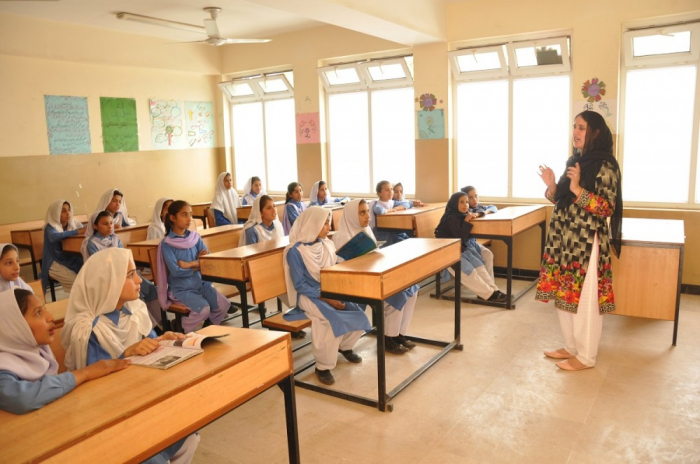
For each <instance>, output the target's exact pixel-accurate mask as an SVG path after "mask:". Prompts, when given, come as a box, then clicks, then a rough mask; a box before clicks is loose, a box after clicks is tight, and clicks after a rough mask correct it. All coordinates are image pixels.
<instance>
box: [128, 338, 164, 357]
mask: <svg viewBox="0 0 700 464" xmlns="http://www.w3.org/2000/svg"><path fill="white" fill-rule="evenodd" d="M159 346H160V343H158V341H157V340H154V339H151V338H144V339H143V340H141V341H140V342H136V343H134V344H133V345H131V346H130V347H128V348H127V349H126V350H124V357H125V358H128V357H129V356H146V355H147V354H149V353H153V352H154V351H155V350H157V349H158V347H159Z"/></svg>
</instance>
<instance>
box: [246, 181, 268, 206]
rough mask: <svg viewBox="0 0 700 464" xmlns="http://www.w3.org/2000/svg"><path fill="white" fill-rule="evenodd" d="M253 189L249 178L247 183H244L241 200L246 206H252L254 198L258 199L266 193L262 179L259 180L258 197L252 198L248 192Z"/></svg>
mask: <svg viewBox="0 0 700 464" xmlns="http://www.w3.org/2000/svg"><path fill="white" fill-rule="evenodd" d="M252 188H253V178H252V177H251V178H250V179H248V182H246V183H245V185H244V186H243V199H244V200H246V205H252V204H253V201H254V200H255V198H260V196H261V195H266V194H267V192H265V184H263V181H262V179H260V192H259V193H258V196H256V197H255V198H253V195H252V194H251V193H250V190H251V189H252Z"/></svg>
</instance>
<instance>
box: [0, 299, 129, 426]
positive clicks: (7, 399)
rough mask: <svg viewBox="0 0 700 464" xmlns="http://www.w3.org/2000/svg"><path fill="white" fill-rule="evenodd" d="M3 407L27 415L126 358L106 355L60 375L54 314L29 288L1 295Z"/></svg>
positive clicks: (0, 381) (0, 382)
mask: <svg viewBox="0 0 700 464" xmlns="http://www.w3.org/2000/svg"><path fill="white" fill-rule="evenodd" d="M0 318H1V319H2V324H0V409H2V410H4V411H8V412H11V413H13V414H26V413H28V412H31V411H34V410H36V409H39V408H41V407H42V406H45V405H47V404H49V403H51V402H52V401H55V400H57V399H59V398H61V397H62V396H64V395H66V394H68V393H69V392H70V391H71V390H73V389H74V388H75V387H77V386H78V385H80V384H82V383H85V382H87V381H88V380H93V379H97V378H99V377H102V376H105V375H107V374H110V373H112V372H114V371H119V370H122V369H125V368H126V367H127V366H128V365H129V361H128V360H125V359H114V360H104V361H100V362H98V363H95V364H93V365H91V366H89V367H86V368H83V369H77V370H75V371H73V372H64V373H62V374H58V363H57V362H56V358H55V357H54V355H53V353H52V352H51V348H49V345H50V344H51V342H52V341H53V338H54V323H53V317H52V316H51V313H49V312H48V311H46V310H45V309H44V305H43V304H42V303H41V301H40V300H39V298H37V297H36V296H34V294H33V293H32V292H31V291H29V290H24V289H15V290H14V291H11V292H3V293H2V294H0Z"/></svg>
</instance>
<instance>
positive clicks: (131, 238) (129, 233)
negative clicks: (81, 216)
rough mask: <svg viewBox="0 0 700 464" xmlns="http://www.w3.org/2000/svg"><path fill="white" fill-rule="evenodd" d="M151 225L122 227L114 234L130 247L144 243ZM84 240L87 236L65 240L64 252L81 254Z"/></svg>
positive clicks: (75, 236)
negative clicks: (133, 243) (133, 244)
mask: <svg viewBox="0 0 700 464" xmlns="http://www.w3.org/2000/svg"><path fill="white" fill-rule="evenodd" d="M150 224H151V223H150V222H147V223H146V224H137V225H135V226H129V227H120V228H119V229H115V230H114V234H115V235H116V236H117V237H119V240H121V242H122V245H124V246H127V245H129V244H130V243H131V242H142V241H144V240H146V237H147V236H148V226H149V225H150ZM83 240H85V235H74V236H72V237H68V238H65V239H63V241H62V243H63V251H67V252H69V253H80V246H81V245H82V244H83Z"/></svg>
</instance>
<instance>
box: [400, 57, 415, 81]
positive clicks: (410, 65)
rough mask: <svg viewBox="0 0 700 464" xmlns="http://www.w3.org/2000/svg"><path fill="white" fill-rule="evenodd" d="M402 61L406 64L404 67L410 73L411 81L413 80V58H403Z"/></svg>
mask: <svg viewBox="0 0 700 464" xmlns="http://www.w3.org/2000/svg"><path fill="white" fill-rule="evenodd" d="M403 59H404V61H405V62H406V67H407V68H408V71H409V72H410V73H411V79H413V78H414V72H413V56H404V58H403Z"/></svg>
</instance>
